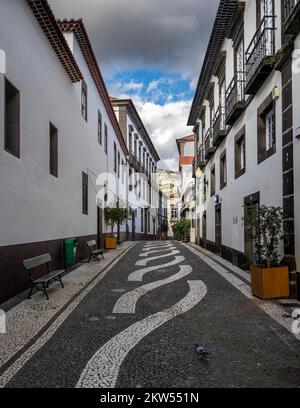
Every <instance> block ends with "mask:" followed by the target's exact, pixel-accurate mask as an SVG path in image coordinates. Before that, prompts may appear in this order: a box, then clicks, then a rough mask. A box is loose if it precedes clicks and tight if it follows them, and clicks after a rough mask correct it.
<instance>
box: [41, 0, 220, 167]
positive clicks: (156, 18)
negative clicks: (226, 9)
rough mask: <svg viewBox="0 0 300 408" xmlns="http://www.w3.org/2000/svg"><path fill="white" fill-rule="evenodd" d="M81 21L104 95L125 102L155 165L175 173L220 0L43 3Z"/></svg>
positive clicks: (60, 0)
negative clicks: (131, 105) (147, 139)
mask: <svg viewBox="0 0 300 408" xmlns="http://www.w3.org/2000/svg"><path fill="white" fill-rule="evenodd" d="M49 1H50V4H51V6H52V8H53V11H54V12H55V14H56V16H57V17H58V18H65V17H66V18H72V17H73V18H79V17H81V18H83V20H84V23H85V25H86V29H87V31H88V34H89V36H90V39H91V42H92V45H93V48H94V51H95V54H96V56H97V58H98V61H99V65H100V68H101V71H102V74H103V75H104V78H105V81H106V84H107V87H108V90H109V92H110V95H111V96H114V97H126V98H131V99H133V101H134V102H135V104H136V106H137V109H138V111H139V113H140V115H141V117H142V119H143V121H144V123H145V125H146V128H147V129H148V132H149V134H150V136H151V138H152V140H153V143H154V145H155V147H156V148H157V150H158V153H159V155H160V157H161V159H162V162H161V163H160V167H162V168H168V169H175V170H176V169H177V168H178V161H177V148H176V142H175V140H176V138H178V137H183V136H186V135H188V134H190V133H191V128H188V127H187V126H186V123H187V119H188V114H189V110H190V107H191V103H192V98H193V95H194V90H195V85H196V83H197V79H198V76H199V73H200V69H201V62H202V59H203V56H204V53H205V50H206V47H207V43H208V39H209V36H210V32H211V29H212V24H213V21H214V18H215V15H216V11H217V7H218V3H219V0H177V1H175V0H49Z"/></svg>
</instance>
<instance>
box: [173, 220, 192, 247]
mask: <svg viewBox="0 0 300 408" xmlns="http://www.w3.org/2000/svg"><path fill="white" fill-rule="evenodd" d="M172 229H173V234H174V238H175V239H176V240H177V241H184V242H189V240H190V232H191V221H190V220H188V219H185V218H183V219H182V220H180V221H178V222H176V224H174V225H173V226H172Z"/></svg>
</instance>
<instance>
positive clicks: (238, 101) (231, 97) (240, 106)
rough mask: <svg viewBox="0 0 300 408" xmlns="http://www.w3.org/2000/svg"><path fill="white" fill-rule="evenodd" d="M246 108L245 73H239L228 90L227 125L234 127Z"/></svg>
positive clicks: (226, 105)
mask: <svg viewBox="0 0 300 408" xmlns="http://www.w3.org/2000/svg"><path fill="white" fill-rule="evenodd" d="M245 107H246V102H245V72H243V71H237V72H236V74H235V76H234V77H233V80H232V81H231V82H230V84H229V86H228V88H227V90H226V102H225V124H226V125H233V124H234V122H235V121H236V120H237V119H238V118H239V116H240V115H241V114H242V113H243V111H244V110H245Z"/></svg>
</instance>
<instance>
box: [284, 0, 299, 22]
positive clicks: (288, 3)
mask: <svg viewBox="0 0 300 408" xmlns="http://www.w3.org/2000/svg"><path fill="white" fill-rule="evenodd" d="M299 1H300V0H282V12H283V19H282V21H283V23H285V22H286V21H287V20H288V19H289V17H290V15H291V14H292V12H293V11H294V8H295V7H296V6H297V4H298V3H299Z"/></svg>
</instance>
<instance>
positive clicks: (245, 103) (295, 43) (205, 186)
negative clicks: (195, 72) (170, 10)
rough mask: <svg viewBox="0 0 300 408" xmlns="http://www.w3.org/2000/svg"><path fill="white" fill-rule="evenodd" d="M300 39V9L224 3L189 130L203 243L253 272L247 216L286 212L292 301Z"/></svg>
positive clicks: (286, 1)
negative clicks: (268, 209) (251, 210)
mask: <svg viewBox="0 0 300 408" xmlns="http://www.w3.org/2000/svg"><path fill="white" fill-rule="evenodd" d="M299 31H300V25H299V2H298V1H295V0H283V1H281V0H258V1H254V0H246V1H243V2H241V1H227V0H221V1H220V5H219V10H218V14H217V17H216V21H215V24H214V28H213V31H212V35H211V38H210V42H209V45H208V49H207V53H206V57H205V60H204V64H203V67H202V71H201V74H200V78H199V83H198V86H197V90H196V94H195V97H194V101H193V105H192V109H191V112H190V117H189V121H188V124H189V125H193V126H194V131H195V133H196V135H197V136H196V141H195V150H196V152H197V153H196V157H195V161H194V175H195V186H196V214H195V221H196V241H197V242H198V243H199V244H200V245H201V246H203V247H206V248H208V249H210V250H212V251H214V252H216V253H219V254H221V255H222V256H223V257H224V258H226V259H228V260H229V261H231V262H233V263H234V264H237V265H239V266H240V267H244V268H248V266H249V263H250V262H252V261H253V260H254V259H255V256H256V255H255V250H254V245H253V241H252V240H251V238H250V237H249V234H248V226H247V224H246V222H245V208H246V207H247V205H248V204H251V203H252V204H253V203H259V204H265V205H267V206H276V207H282V208H283V209H284V211H285V222H284V233H285V239H284V241H283V243H282V247H281V262H282V264H286V265H289V267H290V283H291V294H292V295H293V294H295V291H296V285H295V281H296V279H295V277H296V274H295V272H296V270H298V271H299V270H300V250H299V248H300V227H299V224H300V219H299V217H297V216H296V214H299V209H300V193H299V191H300V180H299V179H300V176H299V174H300V173H299V171H297V166H298V165H299V164H297V163H298V161H297V157H300V156H299V154H300V146H299V143H300V141H299V133H300V132H299V124H300V122H299V120H300V119H299V114H297V112H299V109H300V99H299V91H297V89H298V90H299V89H300V88H299V86H300V79H299V76H300V74H299V71H300V70H299V69H298V72H297V70H296V69H293V66H294V65H295V53H297V47H299V46H300V35H299ZM293 53H294V54H293ZM293 55H294V60H293ZM298 56H299V53H298ZM298 65H299V63H298ZM200 170H201V171H200ZM298 170H299V169H298ZM199 173H200V174H199ZM196 174H198V177H197V178H196Z"/></svg>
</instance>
